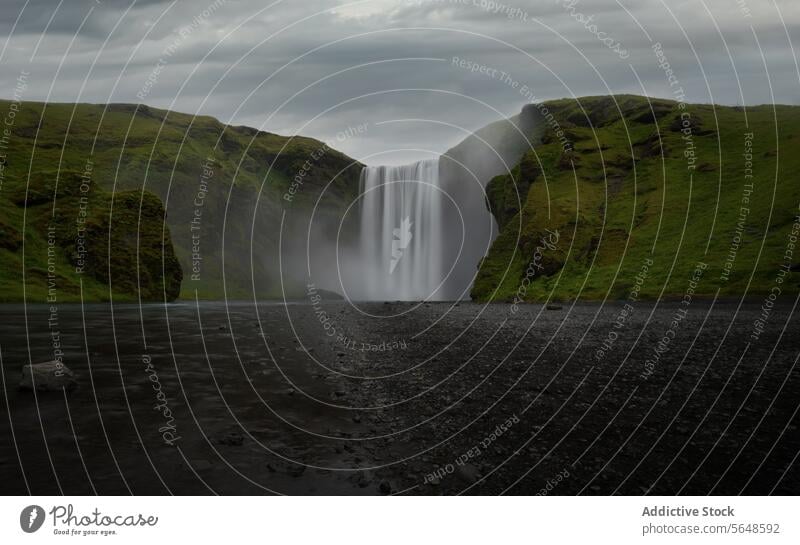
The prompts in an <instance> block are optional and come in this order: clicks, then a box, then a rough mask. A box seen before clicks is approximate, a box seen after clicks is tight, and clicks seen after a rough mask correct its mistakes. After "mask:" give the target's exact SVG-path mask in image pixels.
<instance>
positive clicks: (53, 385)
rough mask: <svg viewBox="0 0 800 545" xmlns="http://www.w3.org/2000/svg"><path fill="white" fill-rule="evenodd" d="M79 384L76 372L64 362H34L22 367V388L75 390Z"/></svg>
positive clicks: (49, 390)
mask: <svg viewBox="0 0 800 545" xmlns="http://www.w3.org/2000/svg"><path fill="white" fill-rule="evenodd" d="M76 386H78V381H77V380H75V374H74V373H73V372H72V371H70V370H69V368H68V367H67V366H65V365H64V364H63V363H60V362H57V361H48V362H45V363H34V364H32V365H26V366H24V367H23V368H22V381H21V382H20V383H19V388H20V390H33V389H34V388H36V391H37V392H57V391H61V390H67V391H69V390H74V389H75V387H76Z"/></svg>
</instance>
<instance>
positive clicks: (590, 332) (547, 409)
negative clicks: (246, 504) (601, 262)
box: [0, 301, 800, 495]
mask: <svg viewBox="0 0 800 545" xmlns="http://www.w3.org/2000/svg"><path fill="white" fill-rule="evenodd" d="M737 307H738V303H737V302H729V301H728V302H719V301H717V302H716V303H715V304H713V305H712V304H711V302H709V301H695V302H693V303H692V305H691V306H690V307H689V308H688V312H687V313H686V315H685V317H683V318H682V319H681V320H679V322H678V324H677V326H675V324H674V323H673V321H674V320H675V316H676V312H677V311H679V310H680V309H681V305H680V303H663V302H662V303H660V304H658V305H656V304H655V303H636V304H635V306H634V311H633V312H632V314H629V315H627V316H625V317H624V318H623V319H621V318H620V316H621V314H622V309H623V305H622V304H620V303H614V304H607V305H605V306H603V305H600V304H578V305H575V306H570V305H563V308H560V309H557V310H545V309H544V308H543V307H542V306H540V305H529V306H522V307H519V309H518V310H517V311H514V310H513V309H512V308H511V307H510V305H506V304H496V305H489V306H482V305H477V304H471V303H461V304H458V305H453V304H450V303H430V304H412V303H386V304H383V303H364V304H361V305H359V306H358V307H357V308H356V307H353V306H351V305H350V304H349V303H346V302H325V303H323V304H322V305H319V306H318V307H317V308H315V307H314V306H312V305H310V304H289V305H283V304H260V305H258V306H257V307H256V306H254V305H253V304H252V303H251V304H247V303H232V304H229V305H225V304H224V303H199V304H195V303H194V302H188V303H181V304H174V305H166V306H164V305H144V306H142V307H139V306H136V305H115V306H114V307H113V312H112V308H111V307H110V306H109V305H101V304H96V305H86V306H85V307H84V308H81V307H80V306H79V305H59V306H58V309H57V323H55V324H51V325H48V314H49V310H48V309H47V308H46V307H43V306H29V307H28V308H27V311H26V310H25V309H24V308H23V307H22V306H21V305H5V306H0V350H2V353H1V354H0V356H2V371H3V375H2V380H3V385H4V388H3V389H4V392H5V393H4V400H3V402H2V409H0V411H2V412H3V413H4V414H3V415H2V417H0V433H2V437H3V442H2V444H1V445H0V482H2V483H3V493H4V494H26V493H29V492H30V493H33V494H37V495H44V494H59V493H65V494H94V493H98V494H129V493H133V494H211V493H216V494H270V493H279V494H385V493H407V494H459V493H466V494H499V493H506V494H537V493H548V494H668V495H669V494H709V493H711V494H740V493H743V494H769V493H773V494H793V493H797V492H798V491H800V468H798V465H799V464H798V461H797V455H798V452H800V434H799V433H798V430H797V424H798V418H797V411H798V407H800V396H798V395H797V392H798V391H800V373H798V369H797V367H796V360H797V356H798V351H799V350H800V338H798V336H797V335H796V331H798V325H800V324H798V322H800V320H798V318H797V317H796V316H794V317H791V318H790V316H791V307H779V308H777V309H775V310H773V312H772V313H771V315H770V316H769V320H768V322H767V324H766V325H765V327H764V332H763V333H762V334H761V335H760V337H759V338H758V339H757V340H754V339H753V338H752V337H751V334H752V333H753V328H754V325H753V322H754V320H755V319H756V318H757V317H758V315H759V314H760V304H758V303H747V304H744V305H742V306H741V308H738V309H737ZM26 315H27V317H26ZM787 320H788V321H787ZM54 332H58V334H59V338H58V341H59V342H60V343H61V344H62V345H63V351H64V363H65V364H66V365H67V366H68V367H69V368H70V369H72V370H73V371H74V372H75V373H76V374H77V375H78V380H79V387H78V389H76V390H75V391H73V392H69V393H65V392H47V393H33V392H29V391H18V390H17V384H18V382H19V379H20V375H21V368H22V366H23V365H24V364H26V363H28V361H29V360H30V361H33V362H42V361H48V360H52V359H53V348H54V347H53V341H54V337H53V333H54ZM670 332H671V333H670ZM664 338H667V339H668V342H666V343H664V342H662V343H661V347H660V348H659V341H660V340H662V339H664ZM655 360H657V361H656V363H654V364H653V365H649V366H648V365H647V362H648V361H651V362H652V361H655ZM159 391H160V392H162V393H161V394H160V395H159Z"/></svg>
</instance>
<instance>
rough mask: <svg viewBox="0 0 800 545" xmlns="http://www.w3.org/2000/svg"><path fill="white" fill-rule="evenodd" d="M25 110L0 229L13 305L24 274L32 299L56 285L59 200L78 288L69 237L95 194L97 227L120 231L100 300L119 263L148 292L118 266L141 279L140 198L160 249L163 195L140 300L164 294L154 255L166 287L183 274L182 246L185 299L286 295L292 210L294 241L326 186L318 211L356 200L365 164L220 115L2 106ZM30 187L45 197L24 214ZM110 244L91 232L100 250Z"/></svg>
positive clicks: (126, 288)
mask: <svg viewBox="0 0 800 545" xmlns="http://www.w3.org/2000/svg"><path fill="white" fill-rule="evenodd" d="M16 110H18V112H17V113H16V115H15V116H14V118H13V125H12V126H11V129H10V135H8V137H7V138H6V139H5V140H4V142H3V144H4V145H3V147H2V149H0V151H1V152H2V153H3V154H4V158H5V161H4V169H3V171H2V173H3V177H2V184H1V185H0V214H2V217H0V222H2V225H0V229H3V231H4V232H6V233H8V235H7V236H8V238H7V239H6V240H5V241H4V242H2V243H0V293H2V298H3V300H6V301H9V300H22V289H21V284H20V281H21V278H22V274H21V271H22V269H23V267H24V268H26V269H29V268H32V269H31V270H32V272H31V274H27V275H26V280H27V282H28V285H27V287H28V295H29V297H33V296H35V297H37V298H38V297H39V296H40V295H41V294H42V293H44V292H43V290H45V291H46V286H47V282H46V279H42V278H41V276H42V275H41V272H40V271H39V269H41V268H42V264H43V263H46V261H47V245H46V240H47V232H46V226H47V221H46V218H45V215H46V214H45V212H46V211H47V209H48V207H50V208H52V206H53V203H54V201H55V203H56V207H57V214H60V215H62V216H63V221H64V222H65V225H67V227H68V229H67V228H66V227H65V229H66V231H65V233H64V238H63V239H59V240H58V248H57V253H58V260H59V265H58V267H57V274H59V275H62V276H63V277H64V278H63V280H62V281H61V283H62V285H63V286H64V288H63V295H64V297H68V295H69V294H74V293H75V289H74V286H75V285H76V282H77V280H78V278H77V277H75V276H74V273H73V272H70V271H71V269H74V263H72V260H73V258H72V257H71V255H72V253H73V250H72V248H71V246H69V244H70V240H72V239H74V231H75V219H74V216H75V214H76V213H77V212H76V209H75V207H76V206H78V205H77V204H76V203H74V202H73V200H75V199H78V200H79V199H80V198H81V197H82V196H87V195H88V196H89V197H91V198H92V199H94V201H93V202H92V203H91V204H90V206H88V208H87V210H88V214H89V216H90V217H91V226H92V229H91V233H92V236H94V235H95V234H96V233H98V232H99V231H101V230H102V229H103V228H107V226H108V223H109V222H111V223H112V225H113V226H114V230H112V237H116V238H113V240H112V242H113V244H112V246H111V253H110V255H109V254H108V252H106V253H105V254H104V255H101V253H100V252H98V251H96V250H94V249H93V250H92V252H91V256H92V258H93V259H95V261H94V262H92V263H91V264H90V267H91V270H92V278H95V279H96V281H97V282H96V283H95V282H94V281H91V282H88V283H87V282H85V286H84V287H85V290H86V293H87V294H88V295H89V296H90V299H105V298H108V289H107V287H105V286H103V282H104V281H106V280H107V278H104V276H103V275H104V274H105V275H106V276H107V269H108V267H107V263H108V261H109V260H110V262H111V267H112V278H111V280H112V285H114V293H115V294H116V293H117V292H118V290H119V296H120V297H131V298H133V297H135V296H137V295H138V288H134V286H135V285H136V282H134V281H133V280H135V277H134V278H133V280H132V279H131V278H130V277H129V275H128V276H125V280H124V281H123V280H120V281H119V282H116V281H115V279H114V270H115V269H119V270H120V271H122V270H126V271H129V272H131V274H134V275H135V274H136V271H137V267H136V265H137V255H135V243H136V238H137V225H139V222H138V219H139V218H138V216H139V201H140V200H141V202H142V203H143V206H142V217H141V228H140V229H139V231H138V233H139V235H140V238H142V239H146V240H147V241H148V243H149V242H153V241H155V240H156V238H158V242H159V244H160V241H161V233H162V226H163V223H164V222H163V221H161V219H160V218H161V217H162V216H163V214H162V213H161V212H160V211H159V206H160V203H159V199H160V202H161V203H163V208H164V209H165V210H166V227H165V229H164V233H165V234H166V237H168V238H167V240H165V241H164V242H165V245H164V251H163V252H162V251H161V249H160V248H156V246H152V247H149V248H147V249H144V248H142V247H141V246H140V252H139V255H138V260H139V265H140V267H139V269H138V272H139V275H140V282H143V286H142V290H143V293H142V295H143V296H145V298H155V299H162V297H160V296H158V297H156V296H155V294H156V292H157V290H156V291H153V290H154V288H153V286H155V284H152V285H150V283H151V282H150V281H151V280H154V278H155V277H154V276H153V275H154V274H155V273H154V272H153V267H154V266H155V265H154V264H155V262H156V261H158V263H159V267H158V268H160V267H161V262H162V261H163V263H164V264H165V269H166V270H167V274H166V278H167V279H168V281H167V286H168V289H167V293H168V294H170V295H172V294H173V293H174V292H175V289H176V284H175V279H176V278H179V274H180V273H179V271H178V272H176V271H175V270H173V268H172V265H173V261H174V257H173V251H172V247H173V246H174V256H175V257H177V260H178V262H179V263H180V269H182V271H183V283H182V286H181V288H180V295H181V296H182V297H185V298H193V297H194V296H195V293H197V294H199V296H200V297H201V298H222V297H223V296H225V295H227V297H229V298H251V297H252V296H253V281H254V279H255V283H256V286H255V292H256V295H257V296H258V297H269V296H274V295H277V294H278V291H279V289H280V281H279V279H278V277H277V274H278V273H277V270H278V256H277V239H278V233H279V232H280V222H281V218H282V217H284V213H285V222H284V235H287V233H288V236H291V234H292V232H291V226H292V225H295V224H302V221H303V219H304V218H306V217H307V215H308V212H309V210H310V209H311V207H312V204H313V203H314V202H315V201H316V199H317V197H318V196H319V195H320V192H321V191H322V189H323V188H326V191H325V195H324V198H323V199H322V200H321V201H320V209H319V210H320V211H321V212H319V211H318V214H319V213H324V212H325V211H333V213H336V212H337V211H338V210H340V209H342V208H344V207H346V206H347V205H348V204H349V203H350V202H351V199H352V198H353V196H354V195H355V193H356V192H357V189H358V172H359V169H360V165H357V164H353V161H352V160H351V159H349V158H348V157H346V156H344V155H343V154H341V153H339V152H337V151H335V150H332V149H330V148H328V147H327V146H325V145H324V144H323V143H321V142H319V141H316V140H313V139H309V138H302V137H294V138H289V137H283V136H279V135H275V134H270V133H266V132H261V131H257V130H255V129H251V128H247V127H232V126H228V125H225V124H223V123H220V122H219V121H217V120H216V119H213V118H211V117H205V116H192V115H189V114H181V113H176V112H170V111H166V110H158V109H155V108H150V107H147V106H144V105H138V106H137V105H128V104H110V105H90V104H77V105H76V104H53V103H50V104H43V103H34V102H24V103H21V104H18V103H10V102H8V101H0V112H2V113H3V114H5V113H6V112H11V111H16ZM348 166H349V167H350V168H348ZM89 170H90V171H91V172H90V174H89V175H88V177H87V186H86V187H89V189H88V191H87V193H86V195H83V194H82V193H81V192H80V180H79V179H80V178H81V177H84V176H85V175H86V173H87V171H89ZM337 174H338V176H337ZM298 180H299V183H298ZM331 180H333V181H331ZM329 182H330V183H329ZM28 184H29V185H28ZM76 184H77V185H76ZM26 185H28V190H29V192H30V193H31V194H36V195H37V199H36V202H35V203H33V202H30V203H29V207H30V206H34V207H35V210H34V209H32V208H29V209H28V211H27V217H26V218H23V215H24V213H25V210H24V207H23V206H21V205H20V202H19V195H21V194H22V195H24V191H25V187H26ZM84 189H85V187H84ZM290 191H291V193H290ZM76 192H77V193H78V194H77V195H76V194H75V193H76ZM112 194H114V203H113V214H111V213H110V212H111V211H112V208H111V195H112ZM287 195H288V196H289V197H290V198H286V196H287ZM75 202H77V201H75ZM128 213H129V214H130V217H128V216H127V214H128ZM122 215H126V216H125V217H124V218H123V217H121V216H122ZM129 220H130V221H129ZM23 230H24V231H25V233H26V235H25V236H26V237H30V241H29V243H28V244H26V248H25V256H24V262H23V256H22V247H21V245H20V244H18V243H17V242H15V241H17V239H18V238H19V237H21V233H22V232H23ZM170 239H171V241H172V244H171V245H170V243H169V240H170ZM27 240H28V239H26V241H27ZM100 242H101V241H100V240H99V239H98V241H94V242H93V248H94V247H95V246H97V245H98V244H99V243H100ZM129 243H133V244H134V246H133V247H131V246H130V245H129ZM139 243H140V244H141V243H142V240H140V241H139ZM284 244H286V242H284ZM145 250H146V251H145ZM150 250H152V252H156V251H157V255H156V254H155V253H152V254H151V253H148V252H149V251H150ZM131 251H133V252H134V253H133V254H131V253H130V252H131ZM223 258H224V262H225V266H224V270H223ZM103 260H105V261H103ZM142 261H144V263H142ZM104 271H106V272H104ZM301 280H302V279H301ZM223 282H224V284H223ZM96 284H97V285H96ZM151 296H152V297H151ZM115 297H116V295H115Z"/></svg>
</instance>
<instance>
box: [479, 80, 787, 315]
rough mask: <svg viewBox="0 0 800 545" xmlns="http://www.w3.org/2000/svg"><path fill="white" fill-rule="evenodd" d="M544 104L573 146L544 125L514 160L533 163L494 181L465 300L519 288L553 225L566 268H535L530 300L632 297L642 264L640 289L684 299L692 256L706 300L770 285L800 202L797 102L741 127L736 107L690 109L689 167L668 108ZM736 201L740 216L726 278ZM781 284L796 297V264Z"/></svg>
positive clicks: (625, 102)
mask: <svg viewBox="0 0 800 545" xmlns="http://www.w3.org/2000/svg"><path fill="white" fill-rule="evenodd" d="M615 98H616V101H615V100H614V99H615ZM546 106H547V108H548V109H549V110H550V112H552V113H553V114H554V118H555V119H556V120H557V121H558V123H559V125H560V126H561V128H562V130H563V131H564V132H565V133H566V135H567V138H569V140H570V143H571V145H572V146H571V150H567V151H565V150H564V149H563V146H562V142H560V141H559V138H558V137H557V135H556V134H555V132H554V130H553V129H552V128H551V129H549V130H548V132H547V134H546V135H545V137H544V139H543V143H542V144H541V145H539V146H537V147H536V149H535V150H534V151H535V153H534V152H533V151H532V152H529V153H528V154H526V156H525V157H524V158H523V160H522V161H523V163H524V162H526V161H530V157H531V155H534V156H535V157H536V158H537V163H538V165H539V166H540V170H536V169H529V170H528V171H529V172H531V174H529V175H526V174H525V170H523V172H522V173H521V174H520V176H519V179H516V180H513V179H512V177H511V176H505V177H498V178H496V179H495V180H493V181H492V183H491V184H490V186H489V188H488V191H487V193H488V196H489V199H490V207H491V209H492V211H493V213H494V214H495V217H496V218H497V221H498V224H499V225H500V226H501V232H500V235H499V236H498V238H497V240H496V241H495V243H494V244H493V246H492V248H491V249H490V252H489V254H488V255H487V256H486V258H485V259H484V260H483V262H482V263H481V266H480V270H479V273H478V276H477V279H476V282H475V284H474V287H473V290H472V297H473V298H474V299H477V300H481V301H487V300H509V299H512V298H513V297H514V296H515V295H518V294H520V293H522V292H521V291H520V290H519V287H520V285H521V283H522V281H523V279H524V278H525V271H526V266H527V263H528V262H529V261H530V259H531V252H532V251H534V250H532V248H534V249H535V247H536V244H537V242H538V241H539V239H540V237H541V234H542V232H543V231H544V230H545V229H551V230H557V231H558V232H559V233H560V234H561V237H560V240H559V245H558V251H557V252H550V253H552V254H554V259H555V260H556V261H561V265H560V266H559V267H557V269H556V270H551V271H548V272H547V274H544V273H543V274H537V275H534V277H533V281H532V282H531V284H530V286H526V289H525V290H524V294H523V295H524V299H525V300H527V301H542V300H545V299H546V298H548V297H551V298H554V299H560V300H570V299H575V298H580V299H602V298H605V297H611V298H624V297H627V296H628V294H629V291H630V289H631V288H632V287H633V285H634V282H635V278H636V275H637V274H638V273H639V272H640V271H641V269H642V266H643V264H646V263H649V261H648V260H652V264H651V265H650V266H649V267H648V278H647V280H646V281H645V282H644V283H643V285H642V289H641V296H642V297H649V298H655V297H659V296H678V295H682V294H683V293H684V292H685V290H686V288H687V282H688V280H687V279H688V278H689V276H690V275H691V273H692V271H693V270H694V268H695V266H696V264H697V263H698V262H703V263H707V264H708V265H709V267H708V269H707V270H706V272H705V274H704V275H703V280H702V282H701V285H700V287H699V291H700V293H703V294H706V295H713V294H715V293H717V291H719V293H720V295H723V296H725V295H740V294H743V293H748V294H763V293H766V292H768V291H769V290H770V289H771V288H772V286H773V285H775V281H776V280H775V279H776V277H777V275H778V268H779V267H780V266H781V265H782V264H785V261H784V254H785V252H786V248H787V243H788V241H789V235H790V232H791V229H792V225H793V222H794V221H795V218H796V217H797V215H798V212H799V211H798V205H800V184H797V183H796V180H795V177H796V173H797V172H798V170H800V156H798V155H797V154H793V153H789V152H788V150H791V149H792V148H793V147H794V145H795V142H796V140H795V139H796V138H797V134H798V133H800V107H793V106H776V110H775V111H773V109H772V107H769V106H757V107H749V108H747V120H748V122H749V126H748V125H746V124H745V116H744V111H743V110H742V109H741V108H731V107H721V106H711V105H689V106H687V108H686V112H688V114H689V116H690V117H689V120H690V121H689V124H690V126H691V129H692V136H691V142H692V145H693V146H694V153H695V154H696V159H695V161H694V166H695V168H694V169H690V168H689V166H690V162H689V160H688V159H687V157H686V156H685V155H684V152H685V151H686V150H687V149H689V148H688V147H687V140H686V139H684V138H683V136H684V135H683V133H682V132H681V129H682V128H683V125H682V123H681V114H682V113H683V110H681V109H680V108H679V105H678V104H677V103H674V102H670V101H665V100H657V101H652V102H651V103H648V100H647V99H646V98H643V97H633V96H617V97H589V98H582V99H579V100H577V101H576V100H567V99H564V100H557V101H552V102H548V103H546ZM776 120H777V131H776V126H775V125H776ZM746 133H753V135H754V138H753V180H752V181H753V183H754V188H753V192H752V194H751V195H749V197H748V200H747V202H746V203H743V197H744V196H746V193H745V191H744V189H745V186H744V184H745V182H746V180H745V159H744V157H743V153H744V150H745V134H746ZM776 138H777V140H776ZM776 150H780V151H779V152H778V153H776ZM573 165H574V172H573ZM516 173H517V169H515V170H514V174H516ZM514 188H518V189H520V194H521V195H522V202H523V206H522V208H521V210H519V211H518V212H517V211H516V210H515V209H514V207H513V206H510V205H509V194H510V193H511V192H512V190H513V189H514ZM526 188H527V190H526ZM742 206H745V207H746V208H748V209H749V213H747V214H746V218H745V221H744V223H743V227H744V228H743V230H742V241H741V244H740V245H738V248H737V249H736V251H735V258H734V259H733V266H732V268H731V272H730V275H729V277H728V278H726V277H725V275H724V274H723V271H724V269H725V267H726V262H730V258H729V255H730V252H731V248H732V240H733V239H734V236H735V235H736V231H737V228H738V222H739V219H740V215H741V208H742ZM509 218H510V219H509ZM797 261H798V257H797V252H795V255H794V256H793V258H792V260H791V262H790V263H788V266H789V267H792V268H793V269H794V271H796V270H797ZM728 264H730V263H728ZM504 275H505V276H504ZM781 286H782V290H783V292H784V293H797V292H798V290H799V289H800V279H799V278H798V273H797V272H791V273H789V275H788V278H787V279H786V280H785V281H784V283H783V284H782V285H781Z"/></svg>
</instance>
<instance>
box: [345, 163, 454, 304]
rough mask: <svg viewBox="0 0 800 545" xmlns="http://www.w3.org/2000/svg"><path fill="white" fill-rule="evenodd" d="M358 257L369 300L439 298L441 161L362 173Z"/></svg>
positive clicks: (442, 274) (443, 197) (441, 273)
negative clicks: (362, 269) (362, 268)
mask: <svg viewBox="0 0 800 545" xmlns="http://www.w3.org/2000/svg"><path fill="white" fill-rule="evenodd" d="M361 196H362V200H361V210H360V212H361V213H360V216H361V220H360V221H361V224H360V236H359V240H360V254H361V255H360V261H361V266H362V267H364V269H365V270H364V271H363V272H364V273H366V274H364V275H363V278H364V283H363V285H362V286H361V289H360V290H359V291H361V292H363V298H364V299H370V300H406V301H408V300H413V301H420V300H424V299H433V300H436V299H442V298H443V296H442V295H441V291H440V289H439V288H440V286H441V284H442V282H443V281H444V277H445V275H446V271H444V270H443V262H444V257H443V256H444V253H445V248H444V226H443V222H444V221H445V220H444V210H443V207H444V206H445V205H446V202H447V201H448V198H447V196H446V195H445V194H444V192H443V190H442V188H441V187H440V186H439V160H438V159H429V160H425V161H419V162H417V163H413V164H410V165H403V166H376V167H369V166H368V167H364V169H363V170H362V172H361Z"/></svg>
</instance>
